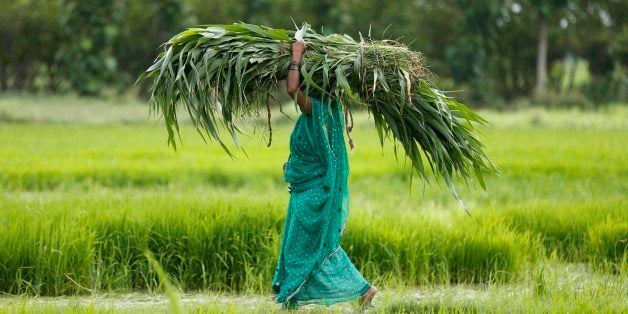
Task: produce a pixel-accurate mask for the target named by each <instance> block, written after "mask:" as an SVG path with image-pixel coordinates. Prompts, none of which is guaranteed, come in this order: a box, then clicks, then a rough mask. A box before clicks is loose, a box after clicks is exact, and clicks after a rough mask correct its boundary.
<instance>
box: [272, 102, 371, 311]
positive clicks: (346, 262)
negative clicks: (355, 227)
mask: <svg viewBox="0 0 628 314" xmlns="http://www.w3.org/2000/svg"><path fill="white" fill-rule="evenodd" d="M343 130H344V122H343V115H342V111H341V105H340V103H339V102H338V101H334V102H333V103H332V104H331V105H328V104H327V103H326V102H324V101H323V100H321V99H320V97H312V113H311V115H305V114H301V115H300V116H299V118H298V119H297V122H296V124H295V126H294V129H293V131H292V134H291V136H290V157H289V158H288V162H287V163H286V165H285V173H284V179H285V180H286V182H288V183H289V184H290V187H289V190H290V202H289V205H288V210H287V214H286V221H285V224H284V229H283V235H282V240H281V248H280V250H279V259H278V262H277V268H276V270H275V274H274V276H273V291H274V292H275V293H276V295H275V298H274V301H275V302H277V303H282V304H283V306H284V307H288V308H296V307H298V306H301V305H305V304H313V303H316V304H324V305H331V304H334V303H338V302H344V301H349V300H352V299H354V298H356V297H359V296H360V295H362V294H363V293H365V292H366V291H367V290H369V288H370V287H371V285H370V284H369V283H368V282H367V281H366V280H365V279H364V277H363V276H362V274H361V273H360V272H359V271H358V270H357V269H356V268H355V266H354V265H353V263H352V262H351V260H350V259H349V257H348V256H347V253H346V252H345V251H344V250H343V249H342V247H341V246H340V238H341V236H342V234H343V232H344V229H345V225H346V221H347V217H348V214H349V193H348V192H349V191H348V188H347V178H348V174H349V163H348V158H347V150H346V146H345V142H344V137H343Z"/></svg>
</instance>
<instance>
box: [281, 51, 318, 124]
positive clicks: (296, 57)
mask: <svg viewBox="0 0 628 314" xmlns="http://www.w3.org/2000/svg"><path fill="white" fill-rule="evenodd" d="M304 52H305V43H304V42H303V41H296V42H293V43H292V59H291V60H292V61H296V62H299V63H301V58H302V57H303V53H304ZM300 75H301V74H300V73H299V70H293V69H290V70H288V77H287V78H286V91H287V92H288V95H290V97H292V98H293V99H294V97H295V95H296V98H297V104H298V105H299V108H300V109H301V112H303V113H304V114H308V115H309V114H311V113H312V98H311V97H309V96H306V95H305V94H304V93H303V91H301V89H300V88H299V85H300V84H301V79H300Z"/></svg>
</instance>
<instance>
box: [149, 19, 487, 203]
mask: <svg viewBox="0 0 628 314" xmlns="http://www.w3.org/2000/svg"><path fill="white" fill-rule="evenodd" d="M369 37H370V36H369ZM294 40H303V41H305V42H306V44H307V46H308V49H307V51H306V52H305V54H304V55H303V63H302V65H301V67H300V72H301V75H302V77H303V80H302V87H303V89H304V92H305V94H310V92H312V93H316V94H318V95H320V97H321V98H322V99H323V100H324V101H327V103H329V101H336V100H337V101H340V102H341V104H342V105H343V106H344V112H345V119H350V120H351V123H349V120H346V122H345V125H346V127H347V130H346V131H347V132H348V133H349V132H350V131H351V129H352V127H353V115H352V113H351V110H350V108H366V109H367V110H368V112H369V113H370V115H371V116H372V117H373V121H374V126H375V129H376V130H377V134H378V138H379V141H380V144H381V145H382V146H383V145H384V139H385V138H390V136H392V140H393V145H394V148H395V154H397V145H401V146H402V148H403V150H404V153H405V156H406V157H407V158H409V159H410V160H411V164H412V167H411V170H410V171H411V175H413V174H414V172H415V171H416V172H417V173H418V174H419V175H420V177H421V178H422V179H424V181H425V182H428V183H429V182H430V178H442V179H444V181H445V183H446V184H447V185H448V186H449V188H450V190H451V192H452V194H453V195H454V197H455V198H456V199H458V200H459V201H460V202H461V204H462V206H463V207H464V208H465V210H467V212H468V208H467V207H466V206H465V205H464V203H462V201H461V200H460V198H459V197H458V195H457V193H456V190H455V188H454V180H456V179H457V178H458V179H462V180H463V181H464V182H465V183H466V184H467V185H468V183H469V181H472V182H477V183H479V185H480V186H481V187H482V188H483V189H486V185H485V181H484V174H486V173H497V172H498V169H497V167H496V166H495V165H494V164H493V162H492V161H491V160H490V159H489V158H488V156H487V155H486V153H485V152H484V146H483V144H482V143H481V142H480V140H479V139H478V132H477V126H479V125H483V124H486V123H487V121H486V120H485V119H483V118H482V117H481V116H479V115H478V114H477V113H475V112H474V111H473V110H471V109H470V108H468V107H467V106H465V105H464V104H462V103H460V102H458V101H457V100H456V99H454V98H452V97H450V96H447V95H446V94H445V93H444V92H442V91H440V90H439V89H438V88H436V87H435V86H434V85H433V84H432V83H431V82H430V80H432V76H431V74H430V73H429V71H427V69H426V68H425V67H424V66H423V58H422V56H421V54H420V53H418V52H415V51H412V50H410V49H408V48H407V47H405V46H404V45H403V44H401V43H399V42H396V41H393V40H371V39H367V40H365V39H364V38H362V36H360V41H356V40H354V39H353V38H352V37H350V36H348V35H344V34H331V35H322V34H319V33H317V32H315V31H313V30H312V29H311V28H310V27H309V25H307V24H304V25H303V27H302V28H300V29H297V30H294V31H293V30H285V29H277V28H270V27H265V26H259V25H253V24H245V23H235V24H231V25H206V26H203V27H195V28H189V29H187V30H185V31H183V32H181V33H179V34H177V35H175V36H174V37H173V38H172V39H170V40H169V41H168V42H166V43H165V44H164V49H163V51H162V52H161V53H159V55H158V56H157V58H156V59H155V61H154V63H153V64H152V66H151V67H150V68H149V69H148V70H147V71H146V72H145V73H144V74H143V76H142V77H140V79H142V78H146V79H151V80H152V85H151V87H150V90H149V92H150V100H149V103H150V110H151V112H152V113H153V114H154V115H161V116H163V118H164V121H165V125H166V129H167V132H168V143H169V144H170V145H171V146H172V147H173V148H174V149H176V140H175V131H176V133H177V134H178V133H179V124H178V121H177V108H179V107H183V108H185V110H186V111H187V112H188V114H189V116H190V118H191V121H192V123H193V124H194V125H195V126H196V129H197V130H198V132H199V134H200V135H201V136H202V137H203V139H204V140H205V139H206V137H209V138H210V139H214V140H216V141H217V142H218V143H219V144H220V145H221V146H222V147H223V149H224V150H225V152H227V153H228V154H229V155H232V153H231V151H230V150H229V149H228V148H227V146H226V145H225V143H224V141H223V139H222V137H221V134H220V131H219V129H220V128H224V130H226V131H227V132H228V133H229V135H230V136H231V138H232V140H233V142H234V143H235V145H236V147H240V146H239V144H238V141H237V133H239V132H241V129H240V128H239V126H238V124H237V121H236V120H237V119H236V117H242V116H256V115H258V114H259V111H260V110H261V109H262V108H263V107H266V110H267V115H268V119H269V122H270V116H271V113H270V103H276V104H277V105H279V107H280V111H281V104H280V103H279V101H278V100H277V98H276V97H275V96H274V93H275V92H276V91H277V90H278V86H279V80H282V79H285V78H286V77H287V73H288V66H289V63H290V56H291V52H290V50H289V49H286V47H288V46H289V45H290V44H291V42H293V41H294ZM269 130H270V131H271V132H272V128H271V127H270V125H269ZM179 140H180V137H179ZM271 140H272V133H271V137H270V138H269V144H270V141H271ZM349 144H350V146H351V147H353V140H352V139H349Z"/></svg>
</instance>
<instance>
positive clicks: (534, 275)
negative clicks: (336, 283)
mask: <svg viewBox="0 0 628 314" xmlns="http://www.w3.org/2000/svg"><path fill="white" fill-rule="evenodd" d="M380 288H381V287H380ZM626 293H628V282H626V280H625V278H624V279H622V278H620V277H617V276H613V275H609V274H603V273H602V274H601V273H596V272H592V271H591V270H590V269H588V267H587V266H586V265H583V264H564V263H560V262H556V261H552V260H551V259H550V260H548V261H546V262H544V263H540V264H539V265H537V266H536V267H533V268H531V269H528V270H526V271H525V276H523V277H522V278H521V279H520V280H518V281H517V282H513V283H510V284H496V285H491V284H488V285H486V284H481V285H436V284H431V285H426V286H422V287H420V288H409V287H385V288H382V289H380V292H379V294H378V295H377V296H376V298H375V299H374V301H373V305H374V306H373V307H372V308H370V309H368V310H367V311H366V312H367V313H624V312H626V311H627V310H628V304H626V302H625V295H626ZM181 299H182V303H183V310H184V311H186V312H189V313H282V312H288V311H284V310H282V309H281V308H280V306H279V305H278V304H275V303H274V302H272V300H271V294H263V295H260V294H251V293H237V294H236V293H216V292H204V293H198V294H184V293H181ZM171 310H172V304H170V303H169V301H168V300H167V298H166V297H164V296H162V295H161V294H159V293H152V294H145V293H125V294H115V293H114V294H98V295H93V296H86V297H78V296H74V297H55V298H49V297H40V298H35V299H33V298H26V297H0V313H16V312H17V313H23V312H37V313H58V312H64V313H85V312H91V313H170V312H171ZM300 311H301V312H307V313H348V312H360V310H359V307H358V306H357V302H356V300H353V301H351V302H348V303H342V304H336V305H333V306H330V307H325V306H319V305H308V306H305V307H303V308H301V309H300Z"/></svg>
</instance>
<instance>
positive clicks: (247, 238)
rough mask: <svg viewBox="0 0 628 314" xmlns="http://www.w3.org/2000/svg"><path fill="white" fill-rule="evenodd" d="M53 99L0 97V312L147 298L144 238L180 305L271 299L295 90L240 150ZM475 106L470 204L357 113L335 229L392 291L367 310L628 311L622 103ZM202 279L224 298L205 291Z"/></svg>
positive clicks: (151, 277) (110, 307)
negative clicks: (487, 164) (489, 171)
mask: <svg viewBox="0 0 628 314" xmlns="http://www.w3.org/2000/svg"><path fill="white" fill-rule="evenodd" d="M48 101H49V102H50V105H46V106H44V105H41V104H37V103H41V102H40V101H39V99H36V100H33V98H32V96H28V97H25V96H5V97H3V98H0V119H2V121H3V122H0V134H1V136H0V147H2V149H0V187H1V188H2V191H1V194H0V292H2V293H4V294H9V295H12V296H10V297H3V298H0V312H2V311H4V310H6V311H12V310H19V311H22V310H23V311H29V312H30V311H38V312H39V311H51V312H54V311H56V310H57V309H59V308H64V309H72V310H75V311H80V312H82V311H94V310H96V311H104V312H108V311H118V310H120V311H125V310H124V309H125V308H126V309H127V310H129V308H128V307H125V306H120V304H118V303H115V302H113V301H112V302H113V303H108V302H105V301H102V300H101V299H99V298H102V296H103V295H105V296H107V295H109V296H112V297H111V300H121V299H124V297H123V296H124V295H127V294H128V293H148V294H149V295H152V297H151V298H156V297H155V295H153V293H159V292H160V291H161V290H162V289H161V288H160V280H159V279H158V277H157V274H156V273H155V269H154V268H153V267H152V266H151V264H150V262H149V259H148V258H147V255H146V252H147V251H150V252H152V254H153V255H154V257H155V259H156V261H158V262H159V264H160V265H161V266H162V267H163V268H164V270H165V272H166V273H167V274H168V276H169V278H170V280H171V282H172V283H173V285H174V286H175V287H177V289H180V291H181V294H182V295H184V303H185V306H186V307H187V308H188V309H190V310H197V311H200V312H203V311H211V309H215V308H219V309H222V310H223V311H227V312H229V311H244V310H245V309H256V310H259V311H270V310H276V307H275V306H274V304H272V302H270V296H271V290H270V279H271V276H272V274H273V271H274V267H275V263H276V259H277V252H278V248H279V240H280V235H281V228H282V226H283V219H284V214H285V210H286V208H287V201H288V197H289V194H288V191H287V186H286V184H285V183H284V182H283V179H282V171H281V167H282V164H283V163H284V162H285V159H286V158H287V153H288V135H289V132H290V130H291V126H292V124H293V123H294V122H293V119H294V118H295V110H294V108H293V107H292V106H285V107H284V111H286V112H287V113H288V115H287V116H284V115H281V114H280V113H279V112H277V114H274V115H273V117H274V120H273V133H274V134H273V143H272V146H271V147H270V148H267V147H266V140H267V138H266V135H267V132H266V131H264V125H265V124H264V123H265V122H264V119H263V117H262V118H260V121H253V122H254V124H257V126H258V129H257V131H253V130H250V131H251V132H250V136H249V137H247V136H242V137H241V140H242V141H243V146H244V147H247V150H246V155H245V154H244V153H242V152H240V153H238V154H237V158H236V159H231V158H229V157H228V156H227V155H226V154H225V153H224V151H223V150H222V148H220V146H219V145H217V144H215V143H214V144H211V145H209V146H208V145H206V144H204V143H203V141H202V140H201V139H200V137H199V136H198V134H196V133H195V131H194V129H193V127H191V126H183V129H182V144H183V145H182V146H181V147H180V148H179V151H178V152H176V153H175V152H173V151H172V150H171V149H170V148H168V147H167V145H166V138H167V136H166V133H165V130H164V128H163V126H162V124H161V122H154V121H152V120H150V119H149V118H148V117H147V115H146V111H144V109H146V107H145V105H143V104H142V103H137V102H132V103H129V102H127V101H123V104H119V105H116V106H109V107H107V106H105V105H103V104H100V103H89V104H86V105H84V107H80V108H82V109H81V111H80V113H77V112H78V111H77V108H79V106H78V105H74V104H75V103H79V102H81V101H82V100H78V99H75V98H71V97H70V98H63V97H62V98H59V97H50V98H48ZM20 103H22V104H24V105H22V106H20V105H16V104H20ZM107 108H111V109H110V112H109V111H108V109H107ZM482 114H483V115H484V116H486V117H487V118H488V119H489V120H490V121H491V122H492V123H493V125H491V126H490V127H488V128H485V129H483V134H484V137H483V140H484V141H485V143H486V146H487V151H488V154H489V156H491V157H492V158H493V160H494V161H495V162H496V163H497V164H498V165H499V166H500V167H501V169H502V175H501V176H499V177H497V176H490V177H488V178H487V182H486V183H487V186H488V191H487V192H486V193H485V192H483V191H482V190H481V189H479V187H478V188H477V189H473V187H470V188H465V187H464V185H463V184H462V183H458V184H459V186H458V190H459V192H460V194H461V197H462V198H463V199H464V200H465V201H466V202H467V203H468V205H469V206H470V207H471V217H469V216H467V215H466V213H465V212H464V210H463V209H462V208H461V207H460V206H459V205H458V203H457V202H456V201H455V199H453V198H452V197H451V195H450V192H449V190H448V188H447V187H446V185H445V184H444V183H442V184H440V185H438V184H436V185H432V186H426V185H424V184H423V183H422V182H421V181H419V180H417V178H414V179H413V181H412V182H411V181H410V180H411V179H410V178H409V177H408V169H407V167H409V164H407V163H406V164H405V165H404V160H403V159H400V160H396V158H395V153H394V149H393V146H392V145H391V143H387V144H386V145H385V147H384V149H383V150H382V149H381V147H380V146H379V143H378V141H377V140H376V138H377V134H376V133H375V130H374V129H373V128H372V126H371V125H372V120H369V117H368V116H366V115H357V117H356V119H357V121H356V128H355V129H354V133H353V134H352V137H353V138H354V141H355V143H356V148H355V150H353V151H351V152H350V156H349V158H350V167H351V175H350V179H349V184H350V195H351V204H350V210H351V214H350V216H349V222H348V226H347V230H346V233H345V236H344V237H343V239H342V245H343V247H344V248H345V249H346V250H347V252H348V254H349V256H350V257H351V258H352V260H353V261H354V262H355V264H356V266H357V267H358V269H360V270H361V271H362V272H363V274H364V275H365V277H366V278H367V279H368V280H370V281H372V282H373V283H374V284H376V285H378V286H380V287H382V288H383V290H384V291H385V292H384V293H383V294H382V295H381V298H380V299H379V300H377V299H376V303H375V304H376V306H378V310H381V311H393V312H400V311H406V312H412V311H415V312H417V311H432V312H438V311H460V312H485V311H498V312H511V310H513V309H528V310H531V311H536V310H538V311H546V310H557V311H559V312H561V311H562V312H565V311H566V312H571V311H575V312H579V311H580V310H584V311H589V312H590V311H597V310H602V311H607V312H613V311H617V312H622V311H625V310H626V309H628V306H627V305H626V299H625V295H626V294H627V292H628V279H627V278H628V277H627V276H626V270H627V269H628V250H627V247H628V211H627V210H626V208H627V205H628V201H627V200H626V195H628V159H627V157H626V147H628V125H627V123H628V122H626V121H628V110H627V109H626V107H625V106H622V105H618V106H610V107H605V108H602V109H600V110H598V111H587V112H581V111H577V110H573V111H570V110H541V109H527V110H522V111H519V112H506V113H500V112H495V111H486V112H482ZM402 156H403V154H399V157H400V158H401V157H402ZM410 183H412V185H411V187H410ZM199 293H201V294H211V295H219V294H222V293H224V294H226V296H225V297H224V298H220V297H217V298H216V299H214V297H209V296H208V297H207V298H206V299H203V300H204V301H202V302H200V301H199V302H200V303H199V302H197V301H198V299H199V298H194V297H191V296H194V295H197V294H199ZM15 295H23V297H15ZM238 295H244V296H248V299H249V300H253V302H249V303H247V302H244V303H242V302H239V301H237V300H238V299H237V298H236V299H234V298H235V297H234V296H238ZM260 295H261V297H260ZM32 296H39V297H43V296H51V297H57V298H53V299H43V300H50V302H42V301H41V300H42V299H31V297H32ZM61 296H64V297H61ZM121 296H122V297H121ZM186 296H187V297H186ZM59 297H61V298H59ZM68 297H70V298H78V300H82V301H77V302H75V303H72V302H69V303H67V302H65V301H63V300H66V299H64V298H68ZM579 297H583V299H581V300H579ZM200 299H202V298H200ZM35 300H39V301H37V302H35ZM59 300H61V301H59ZM98 300H101V301H98ZM107 300H109V299H107ZM186 300H187V301H186ZM195 300H196V301H195ZM225 300H227V301H225ZM229 300H230V301H229ZM232 301H233V302H232ZM140 303H141V302H140ZM68 304H70V305H68ZM72 304H74V305H72ZM138 304H139V303H138ZM150 304H151V305H150V306H149V307H148V308H147V309H148V310H147V311H150V310H151V309H160V310H164V311H165V310H167V303H165V304H164V303H160V302H153V303H150ZM344 306H346V305H341V306H338V307H336V308H335V309H336V310H338V311H342V310H343V309H346V308H345V307H344ZM131 308H132V307H131ZM137 309H140V308H137ZM333 309H334V308H332V310H333ZM129 311H132V310H129Z"/></svg>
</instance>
